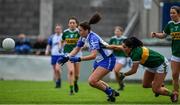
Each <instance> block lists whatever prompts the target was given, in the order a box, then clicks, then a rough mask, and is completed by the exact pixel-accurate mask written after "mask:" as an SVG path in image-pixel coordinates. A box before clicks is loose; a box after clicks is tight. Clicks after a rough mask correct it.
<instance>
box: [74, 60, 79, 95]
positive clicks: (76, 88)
mask: <svg viewBox="0 0 180 105" xmlns="http://www.w3.org/2000/svg"><path fill="white" fill-rule="evenodd" d="M74 74H75V80H74V91H75V92H78V91H79V86H78V79H79V76H80V63H75V73H74Z"/></svg>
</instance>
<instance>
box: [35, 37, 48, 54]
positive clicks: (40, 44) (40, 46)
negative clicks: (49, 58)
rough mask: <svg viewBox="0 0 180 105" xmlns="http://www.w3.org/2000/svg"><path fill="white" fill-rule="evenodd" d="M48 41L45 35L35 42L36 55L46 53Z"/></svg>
mask: <svg viewBox="0 0 180 105" xmlns="http://www.w3.org/2000/svg"><path fill="white" fill-rule="evenodd" d="M46 45H47V43H46V41H45V39H44V38H43V37H38V38H37V40H36V42H35V43H34V44H33V49H34V50H35V51H34V52H33V53H34V54H36V55H44V54H45V49H46Z"/></svg>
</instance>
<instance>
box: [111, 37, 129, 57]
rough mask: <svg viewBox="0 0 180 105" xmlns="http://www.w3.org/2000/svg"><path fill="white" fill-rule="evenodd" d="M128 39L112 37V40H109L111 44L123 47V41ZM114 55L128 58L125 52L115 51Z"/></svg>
mask: <svg viewBox="0 0 180 105" xmlns="http://www.w3.org/2000/svg"><path fill="white" fill-rule="evenodd" d="M124 39H126V37H125V36H120V37H117V36H113V37H111V39H110V40H109V44H113V45H121V44H122V42H123V40H124ZM113 53H114V55H115V56H116V57H126V55H125V53H124V52H123V51H115V50H114V51H113Z"/></svg>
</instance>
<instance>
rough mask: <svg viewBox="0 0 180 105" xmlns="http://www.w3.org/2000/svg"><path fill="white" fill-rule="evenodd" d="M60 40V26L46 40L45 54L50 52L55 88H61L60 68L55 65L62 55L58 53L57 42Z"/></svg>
mask: <svg viewBox="0 0 180 105" xmlns="http://www.w3.org/2000/svg"><path fill="white" fill-rule="evenodd" d="M61 40H62V26H61V25H56V27H55V34H53V35H51V36H50V37H49V39H48V45H47V47H46V51H45V54H46V55H49V52H50V51H51V65H52V67H53V70H54V80H55V82H56V86H55V87H56V88H60V87H61V68H60V67H59V66H58V65H57V60H58V59H59V57H60V56H61V55H62V53H59V42H60V41H61Z"/></svg>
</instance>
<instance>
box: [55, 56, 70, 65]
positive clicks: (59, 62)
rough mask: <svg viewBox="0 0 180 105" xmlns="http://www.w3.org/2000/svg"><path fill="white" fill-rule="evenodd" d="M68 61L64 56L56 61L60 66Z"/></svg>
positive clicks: (67, 57)
mask: <svg viewBox="0 0 180 105" xmlns="http://www.w3.org/2000/svg"><path fill="white" fill-rule="evenodd" d="M68 60H69V56H65V55H61V56H60V57H59V59H58V60H57V62H58V64H60V65H61V66H63V65H64V63H66V62H67V61H68Z"/></svg>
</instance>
